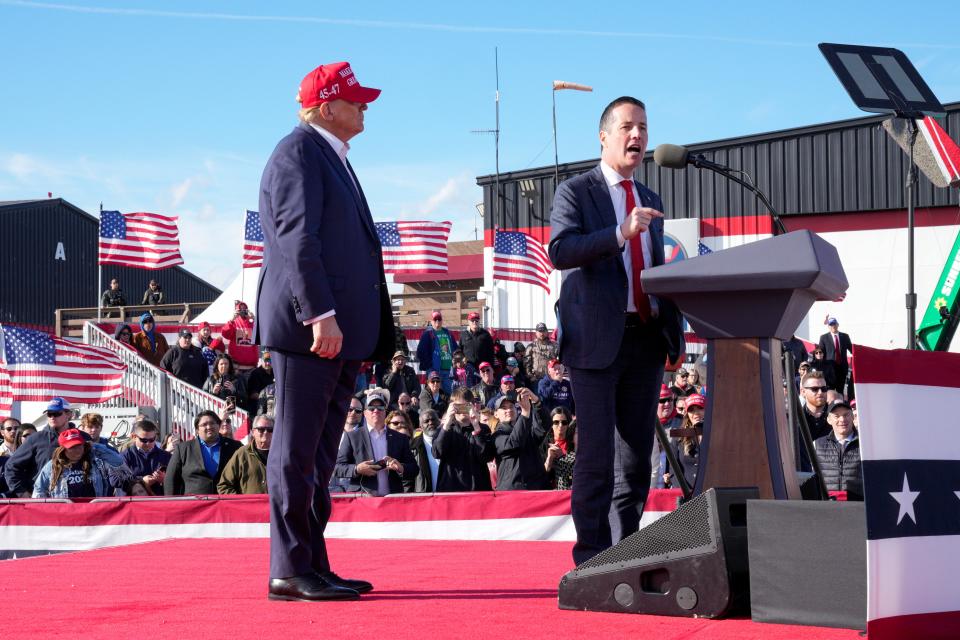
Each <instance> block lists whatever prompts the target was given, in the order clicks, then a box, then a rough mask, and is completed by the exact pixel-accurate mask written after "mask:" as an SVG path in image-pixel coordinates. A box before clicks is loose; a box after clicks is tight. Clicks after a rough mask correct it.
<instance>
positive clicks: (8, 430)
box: [0, 418, 20, 457]
mask: <svg viewBox="0 0 960 640" xmlns="http://www.w3.org/2000/svg"><path fill="white" fill-rule="evenodd" d="M19 433H20V421H19V420H17V419H16V418H7V419H5V420H4V421H3V422H2V423H0V435H2V436H3V442H2V443H0V456H3V457H6V456H10V455H13V452H14V451H16V450H17V446H18V445H17V435H18V434H19Z"/></svg>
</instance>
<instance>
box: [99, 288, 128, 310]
mask: <svg viewBox="0 0 960 640" xmlns="http://www.w3.org/2000/svg"><path fill="white" fill-rule="evenodd" d="M100 300H101V305H102V306H104V307H125V306H126V305H127V298H126V297H125V296H124V295H123V289H117V290H116V291H114V290H113V289H107V290H106V291H104V292H103V295H102V296H100Z"/></svg>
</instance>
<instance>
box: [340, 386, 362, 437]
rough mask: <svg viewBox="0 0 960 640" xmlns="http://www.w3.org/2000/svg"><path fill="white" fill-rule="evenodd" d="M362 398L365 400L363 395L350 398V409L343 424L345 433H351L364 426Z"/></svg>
mask: <svg viewBox="0 0 960 640" xmlns="http://www.w3.org/2000/svg"><path fill="white" fill-rule="evenodd" d="M357 396H360V397H359V398H358V397H357ZM361 398H363V394H362V393H359V394H357V395H355V396H352V397H351V398H350V408H349V409H347V417H346V419H345V420H344V422H343V432H344V433H350V432H351V431H353V430H354V429H356V428H357V427H359V426H360V425H361V424H363V400H362V399H361Z"/></svg>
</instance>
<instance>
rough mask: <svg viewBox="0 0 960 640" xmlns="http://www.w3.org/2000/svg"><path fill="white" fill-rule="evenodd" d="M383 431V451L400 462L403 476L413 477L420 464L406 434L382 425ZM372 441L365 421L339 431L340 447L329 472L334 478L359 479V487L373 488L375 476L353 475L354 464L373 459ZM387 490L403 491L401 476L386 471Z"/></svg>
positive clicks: (375, 485)
mask: <svg viewBox="0 0 960 640" xmlns="http://www.w3.org/2000/svg"><path fill="white" fill-rule="evenodd" d="M385 429H386V433H387V455H388V456H390V457H391V458H394V459H395V460H396V461H397V462H399V463H400V464H402V465H403V478H408V479H413V478H415V477H416V476H417V473H419V472H420V466H419V465H418V464H417V461H416V459H415V458H414V457H413V451H412V450H411V449H410V438H408V437H407V436H406V435H405V434H403V433H400V432H399V431H394V430H393V429H390V428H389V427H385ZM373 459H374V457H373V443H372V442H370V432H369V430H368V429H367V425H365V424H362V423H361V424H360V425H358V426H357V428H356V429H354V430H353V431H349V432H347V433H344V434H343V439H342V440H341V441H340V451H339V452H337V466H336V468H335V469H334V472H333V475H334V476H336V477H338V478H350V479H351V480H353V481H354V482H359V483H360V486H361V487H364V488H366V489H368V490H370V491H373V492H376V490H377V476H357V472H356V469H357V465H358V464H359V463H361V462H363V461H365V460H373ZM388 478H389V482H390V493H403V478H401V477H400V476H399V475H397V474H396V473H394V472H392V471H391V472H389V476H388Z"/></svg>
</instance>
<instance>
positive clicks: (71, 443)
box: [57, 429, 84, 449]
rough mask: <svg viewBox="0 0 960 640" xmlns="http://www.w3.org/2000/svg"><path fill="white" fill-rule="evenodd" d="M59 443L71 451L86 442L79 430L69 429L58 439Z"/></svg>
mask: <svg viewBox="0 0 960 640" xmlns="http://www.w3.org/2000/svg"><path fill="white" fill-rule="evenodd" d="M57 442H58V443H59V444H60V446H61V447H63V448H64V449H70V448H71V447H76V446H77V445H81V444H83V442H84V438H83V434H82V433H80V430H79V429H67V430H66V431H64V432H63V433H61V434H60V436H59V437H58V438H57Z"/></svg>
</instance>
